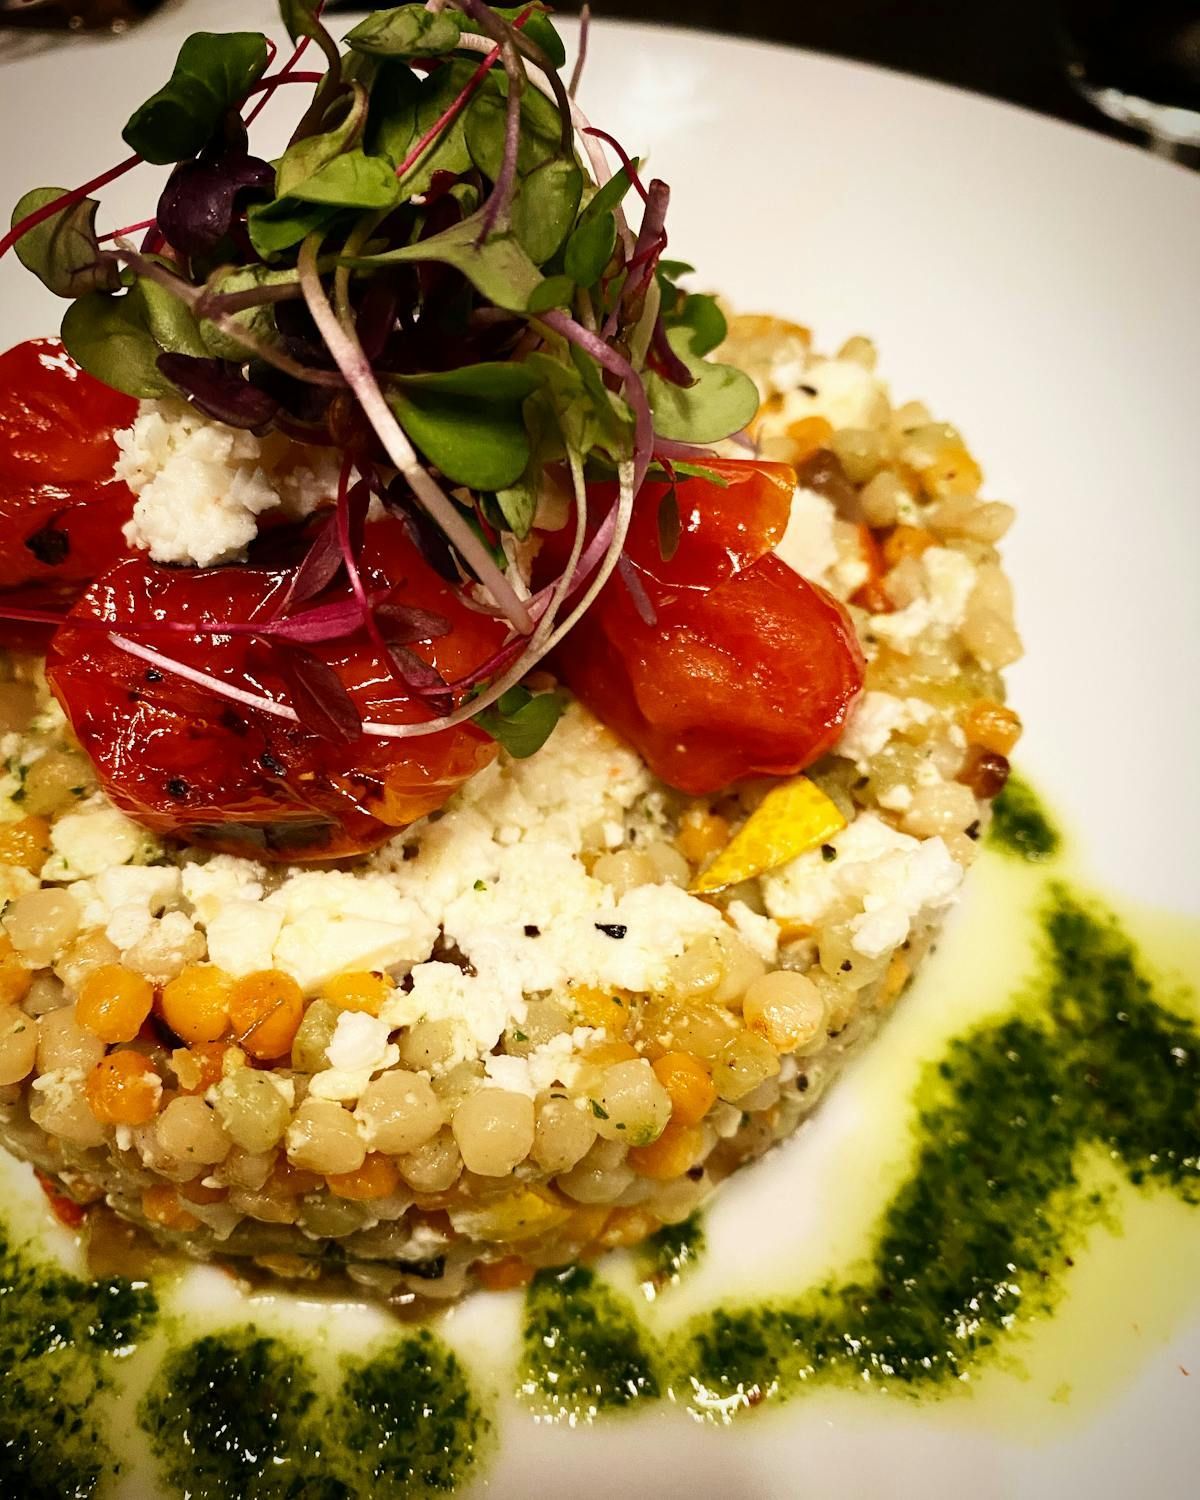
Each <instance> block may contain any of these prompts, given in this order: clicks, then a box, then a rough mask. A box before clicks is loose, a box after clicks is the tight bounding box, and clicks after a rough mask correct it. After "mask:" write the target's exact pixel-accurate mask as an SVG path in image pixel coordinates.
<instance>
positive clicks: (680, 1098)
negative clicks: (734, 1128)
mask: <svg viewBox="0 0 1200 1500" xmlns="http://www.w3.org/2000/svg"><path fill="white" fill-rule="evenodd" d="M652 1066H653V1068H654V1071H655V1073H656V1074H657V1075H658V1081H659V1083H661V1084H662V1086H663V1088H665V1089H666V1091H667V1093H668V1094H670V1096H671V1120H672V1122H673V1123H675V1124H677V1125H698V1124H699V1123H700V1121H701V1120H702V1119H703V1118H704V1116H705V1115H706V1114H707V1113H708V1112H709V1110H710V1109H711V1108H712V1107H713V1105H714V1104H715V1103H716V1102H717V1090H716V1088H715V1086H714V1084H713V1081H712V1074H711V1073H710V1072H709V1071H708V1068H707V1067H705V1065H704V1063H702V1062H701V1061H700V1059H699V1058H698V1057H693V1055H692V1054H691V1053H690V1052H667V1053H665V1054H664V1055H663V1056H662V1057H660V1058H657V1059H656V1060H655V1061H654V1063H653V1064H652Z"/></svg>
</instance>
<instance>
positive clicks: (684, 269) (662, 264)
mask: <svg viewBox="0 0 1200 1500" xmlns="http://www.w3.org/2000/svg"><path fill="white" fill-rule="evenodd" d="M656 269H657V271H658V274H659V276H660V277H665V278H666V279H667V280H668V281H678V280H679V278H680V277H681V276H692V275H694V274H695V271H696V268H695V266H693V265H690V264H689V263H688V262H687V261H686V260H660V261H659V263H658V266H657V268H656Z"/></svg>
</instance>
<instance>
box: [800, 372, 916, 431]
mask: <svg viewBox="0 0 1200 1500" xmlns="http://www.w3.org/2000/svg"><path fill="white" fill-rule="evenodd" d="M887 411H888V396H887V386H886V385H885V384H884V382H883V381H882V380H880V379H879V378H878V376H876V375H875V373H874V371H872V370H868V369H867V368H866V366H865V365H860V364H858V363H857V361H855V360H852V359H810V360H809V362H808V364H807V365H806V366H805V369H804V374H803V375H802V376H801V379H800V381H799V383H798V384H797V385H796V386H795V387H794V388H793V389H792V390H790V391H788V392H787V393H786V394H785V396H784V398H783V406H782V409H781V410H780V411H779V412H778V413H777V414H773V415H772V417H771V426H772V429H774V428H776V427H778V428H779V429H781V430H782V429H784V428H787V427H790V426H791V424H792V423H793V422H799V421H801V420H803V419H804V418H805V417H824V418H825V419H826V421H827V422H829V423H830V425H831V426H832V427H833V428H834V429H835V430H836V429H838V428H840V427H875V426H876V425H878V423H879V422H880V421H882V419H883V418H884V417H886V415H887Z"/></svg>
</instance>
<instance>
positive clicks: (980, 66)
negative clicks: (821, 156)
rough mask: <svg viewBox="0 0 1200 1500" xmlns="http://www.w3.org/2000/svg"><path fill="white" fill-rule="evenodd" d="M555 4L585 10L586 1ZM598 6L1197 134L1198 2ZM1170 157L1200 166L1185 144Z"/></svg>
mask: <svg viewBox="0 0 1200 1500" xmlns="http://www.w3.org/2000/svg"><path fill="white" fill-rule="evenodd" d="M557 8H559V9H561V10H562V11H564V12H570V13H577V12H578V11H579V8H580V5H579V0H561V3H560V4H559V5H558V7H557ZM592 10H593V13H594V14H595V15H597V16H599V17H601V18H603V17H605V16H621V17H624V18H628V19H635V20H641V21H661V22H667V23H670V24H671V25H676V26H697V27H703V28H705V29H707V30H711V31H720V32H724V33H726V34H727V35H731V36H744V37H758V38H761V39H763V40H766V41H775V42H789V43H791V44H792V45H794V46H799V47H807V48H811V49H813V50H815V51H818V52H831V53H834V54H836V55H838V56H841V57H850V58H856V59H858V60H860V61H862V62H869V63H875V64H878V65H880V66H882V67H886V68H893V69H896V70H897V71H899V72H904V73H917V74H920V75H922V76H924V77H926V78H936V79H939V80H940V81H941V82H943V83H950V84H954V85H956V86H958V87H959V88H965V89H972V90H974V91H976V92H978V93H981V94H991V95H992V96H994V97H995V98H998V99H1007V100H1008V101H1010V102H1011V103H1013V104H1021V105H1024V106H1025V107H1026V108H1029V109H1035V110H1039V111H1040V112H1042V113H1043V114H1049V115H1056V116H1057V117H1058V118H1060V119H1064V120H1072V121H1074V122H1075V123H1076V124H1078V125H1084V126H1086V127H1088V128H1090V129H1092V130H1099V131H1102V132H1104V133H1105V134H1108V135H1112V136H1115V137H1117V138H1118V139H1121V140H1127V141H1133V142H1136V143H1138V144H1146V143H1147V140H1148V135H1147V132H1145V131H1143V130H1139V129H1136V128H1133V127H1131V126H1129V125H1127V124H1124V123H1119V122H1118V121H1117V120H1114V119H1112V118H1110V117H1109V116H1108V115H1106V114H1105V113H1103V112H1102V111H1101V109H1100V108H1098V107H1097V105H1096V104H1095V103H1093V102H1092V100H1091V99H1089V98H1086V97H1084V94H1083V93H1082V92H1081V91H1080V90H1081V88H1085V87H1090V88H1091V89H1092V90H1093V91H1094V90H1096V89H1101V88H1105V87H1110V88H1112V89H1114V90H1116V91H1119V92H1129V93H1134V94H1137V95H1138V96H1139V97H1144V98H1146V99H1149V100H1152V101H1153V102H1155V103H1156V104H1168V105H1174V106H1176V107H1177V108H1180V109H1183V110H1187V111H1195V112H1197V122H1196V124H1197V128H1198V129H1200V0H594V3H593V5H592ZM1110 102H1111V101H1110ZM1176 123H1178V122H1176ZM1160 149H1164V152H1165V148H1163V147H1162V146H1161V144H1160ZM1165 154H1173V155H1182V156H1183V158H1184V159H1185V160H1188V162H1189V164H1190V165H1196V164H1197V163H1196V153H1195V152H1194V151H1188V150H1187V149H1186V148H1185V149H1184V150H1183V152H1182V153H1180V152H1174V151H1172V152H1169V153H1165Z"/></svg>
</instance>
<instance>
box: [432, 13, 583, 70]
mask: <svg viewBox="0 0 1200 1500" xmlns="http://www.w3.org/2000/svg"><path fill="white" fill-rule="evenodd" d="M528 9H529V7H528V6H526V5H493V6H492V10H493V11H494V12H495V14H496V15H498V16H500V17H502V19H504V20H505V21H508V22H510V23H511V22H513V21H515V20H516V19H517V18H518V17H519V16H520V15H522V14H523V12H524V11H526V10H528ZM458 23H459V26H460V27H461V28H462V30H463V31H470V32H473V33H474V34H475V35H476V36H482V35H483V27H482V26H480V24H479V22H478V21H475V20H473V19H472V18H471V17H470V16H459V17H458ZM521 32H522V35H524V36H527V37H528V38H529V40H530V41H531V42H536V43H537V44H538V46H539V47H540V48H541V49H542V51H543V52H545V53H546V54H547V55H548V57H549V58H550V61H551V62H552V63H553V64H554V66H555V67H556V68H561V67H562V66H563V65H564V64H565V62H566V60H567V49H566V47H564V46H563V39H562V37H560V36H559V34H558V32H557V31H555V29H554V26H553V25H552V24H551V21H550V18H549V17H548V16H547V15H546V12H545V9H544V8H543V7H542V6H540V5H539V6H535V7H534V9H533V12H532V14H531V15H530V17H529V19H528V21H526V22H525V25H524V26H523V27H522V28H521Z"/></svg>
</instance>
